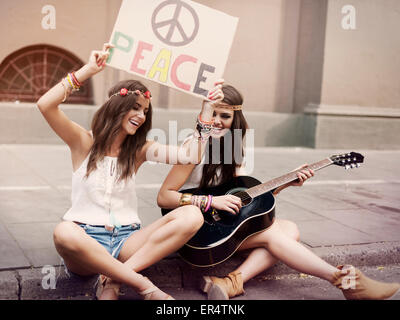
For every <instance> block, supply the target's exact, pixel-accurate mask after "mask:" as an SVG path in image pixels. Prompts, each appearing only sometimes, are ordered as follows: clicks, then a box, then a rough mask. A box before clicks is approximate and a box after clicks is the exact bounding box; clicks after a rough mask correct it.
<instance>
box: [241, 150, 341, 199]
mask: <svg viewBox="0 0 400 320" xmlns="http://www.w3.org/2000/svg"><path fill="white" fill-rule="evenodd" d="M332 163H333V161H332V160H331V159H329V158H327V159H324V160H321V161H319V162H316V163H313V164H311V165H309V166H308V167H309V168H310V169H312V170H313V171H317V170H320V169H322V168H325V167H327V166H329V165H331V164H332ZM297 179H298V177H297V174H296V172H290V173H288V174H285V175H283V176H281V177H278V178H275V179H272V180H270V181H267V182H265V183H262V184H259V185H257V186H254V187H252V188H249V189H247V190H246V192H247V193H248V194H249V195H250V197H252V198H255V197H258V196H259V195H261V194H264V193H266V192H269V191H271V190H274V189H275V188H278V187H280V186H283V185H285V184H287V183H289V182H292V181H294V180H297Z"/></svg>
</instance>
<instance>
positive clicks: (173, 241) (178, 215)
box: [101, 206, 204, 299]
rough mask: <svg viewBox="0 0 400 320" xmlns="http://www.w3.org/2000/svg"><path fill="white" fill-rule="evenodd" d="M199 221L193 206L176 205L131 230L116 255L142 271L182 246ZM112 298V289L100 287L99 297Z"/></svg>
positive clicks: (198, 211)
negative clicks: (101, 290)
mask: <svg viewBox="0 0 400 320" xmlns="http://www.w3.org/2000/svg"><path fill="white" fill-rule="evenodd" d="M203 221H204V220H203V216H202V214H201V212H200V210H199V209H198V208H197V207H195V206H184V207H180V208H177V209H175V210H173V211H171V212H170V213H168V214H167V215H165V216H164V217H162V218H161V219H159V220H157V221H155V222H153V223H152V224H151V225H149V226H147V227H145V228H143V229H142V230H140V231H138V232H135V233H134V234H132V235H131V236H130V237H129V238H128V239H127V240H126V241H125V243H124V245H123V247H122V249H121V252H120V254H119V257H118V259H119V260H120V261H122V262H124V264H125V265H126V266H127V267H128V268H130V269H132V270H134V271H136V272H139V271H142V270H143V269H145V268H147V267H149V266H151V265H153V264H154V263H156V262H157V261H159V260H161V259H162V258H164V257H165V256H167V255H169V254H171V253H173V252H175V251H176V250H177V249H179V248H180V247H182V246H183V244H185V243H186V242H187V241H188V240H189V239H190V238H191V237H192V236H193V235H194V234H195V233H196V232H197V230H198V229H199V228H200V227H201V226H202V224H203ZM158 294H159V295H160V294H162V292H158ZM164 295H165V294H164ZM116 298H117V296H116V295H115V292H114V291H113V290H104V292H103V294H102V295H101V299H116ZM160 298H161V296H160Z"/></svg>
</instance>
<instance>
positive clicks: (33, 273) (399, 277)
mask: <svg viewBox="0 0 400 320" xmlns="http://www.w3.org/2000/svg"><path fill="white" fill-rule="evenodd" d="M348 151H356V152H360V153H362V154H363V155H364V156H365V159H364V161H365V163H364V164H363V165H362V166H361V168H358V169H354V170H347V171H346V170H344V169H343V168H341V167H337V166H330V167H327V168H325V169H323V170H321V171H318V172H317V173H316V175H315V177H314V178H312V179H310V180H309V181H308V182H307V183H306V184H305V185H304V186H303V187H301V188H295V187H293V188H289V189H286V190H284V191H283V192H282V193H281V194H279V196H278V198H277V199H278V201H277V208H276V214H277V217H278V218H282V219H289V220H292V221H294V222H295V223H296V224H297V225H298V227H299V229H300V233H301V242H302V243H303V244H304V245H305V246H306V247H308V248H309V249H311V250H312V251H314V252H315V253H316V254H318V255H319V256H321V257H322V258H324V259H325V260H327V261H328V262H329V263H331V264H334V265H336V264H340V263H350V264H354V265H356V266H357V267H358V266H361V267H362V266H364V267H366V268H367V267H371V266H376V267H377V268H378V269H377V270H384V269H385V268H386V267H382V266H390V267H387V268H386V270H388V272H391V273H390V275H391V278H390V279H391V281H394V280H396V281H398V282H400V273H399V268H398V266H399V264H400V171H399V170H398V164H399V163H400V151H372V150H321V149H318V150H315V149H307V148H258V149H256V150H255V163H254V168H255V169H254V172H253V173H252V174H251V175H252V176H254V177H256V178H257V179H259V180H261V181H263V182H265V181H267V180H270V179H272V178H275V177H278V176H281V175H283V174H285V173H287V172H289V171H291V170H293V169H294V168H296V167H298V166H300V165H301V164H303V163H313V162H317V161H319V160H322V159H324V158H326V157H329V156H331V155H333V154H341V153H346V152H348ZM0 168H1V169H0V257H1V258H0V299H68V298H73V299H91V298H92V297H93V281H94V279H89V280H87V281H78V280H67V278H66V276H65V274H64V272H63V269H62V268H60V267H59V266H60V264H61V260H60V257H59V256H58V255H57V252H56V250H55V248H54V245H53V242H52V232H53V229H54V227H55V226H56V225H57V223H59V222H60V221H61V218H62V216H63V214H64V213H65V211H66V210H67V209H68V208H69V206H70V192H71V186H70V185H71V164H70V156H69V151H68V148H67V147H65V146H61V145H0ZM169 168H170V166H168V165H160V164H159V165H152V164H145V165H144V166H143V168H141V169H140V170H139V174H138V176H137V192H138V198H139V215H140V216H141V218H142V222H143V224H144V225H146V224H149V223H151V222H152V221H154V220H155V219H157V218H159V217H160V210H159V208H158V207H157V205H156V197H157V192H158V189H159V187H160V185H161V183H162V181H163V179H164V178H165V177H166V175H167V173H168V171H169ZM242 258H243V257H242V256H241V255H236V256H234V257H233V258H232V259H231V260H230V261H229V262H227V263H224V264H223V265H218V266H216V267H215V268H204V269H196V268H193V267H191V266H188V265H187V264H185V263H184V262H182V261H181V260H180V259H179V258H178V257H177V256H176V255H175V254H174V255H171V256H170V257H168V258H166V259H164V260H162V261H160V262H159V263H157V264H156V265H155V266H153V267H151V268H149V269H148V270H145V271H144V274H146V275H148V276H150V277H151V278H152V279H153V281H154V282H155V283H156V284H158V285H160V286H161V287H167V288H171V290H172V292H175V293H176V294H177V297H178V298H179V297H182V299H204V296H202V295H201V294H200V292H199V291H198V290H195V289H194V288H195V287H196V283H197V279H198V278H199V277H200V276H201V275H202V274H205V273H213V274H221V275H222V274H224V273H225V272H227V271H231V270H232V268H234V267H236V266H237V265H238V264H239V263H240V261H241V260H242ZM43 266H48V267H46V268H47V269H46V268H44V269H43ZM52 268H53V269H52ZM389 270H391V271H389ZM51 272H54V274H55V276H56V278H57V286H56V287H57V288H56V289H55V290H46V289H44V287H43V284H44V286H46V282H45V281H44V280H43V279H46V278H45V276H46V275H49V274H50V273H51ZM291 276H293V277H294V278H293V279H297V280H298V279H303V278H304V279H308V277H306V276H304V275H301V274H299V273H298V272H296V271H294V270H292V269H290V268H289V267H286V266H285V265H283V264H281V263H279V264H278V265H277V266H275V267H273V268H272V269H271V270H269V271H267V272H265V273H263V274H261V275H260V276H258V277H257V278H256V279H255V280H252V282H249V288H253V289H249V291H248V293H247V294H246V295H245V296H243V297H242V299H243V298H244V299H258V298H259V299H264V298H265V299H274V295H271V292H269V294H268V295H265V296H263V295H262V294H261V293H260V290H257V288H258V283H263V281H264V280H266V279H270V278H271V279H272V278H274V279H276V278H279V277H281V278H282V279H289V278H290V277H291ZM382 277H383V274H382ZM393 277H394V279H393ZM388 279H389V278H388ZM297 280H296V281H297ZM309 280H310V281H311V282H309V283H310V286H311V287H312V286H314V285H315V284H314V281H317V283H319V282H318V281H320V280H319V279H309ZM383 280H384V279H383ZM43 281H44V282H43ZM264 283H265V281H264ZM321 283H322V281H321ZM328 285H329V284H328ZM252 290H253V291H252ZM252 292H253V293H252ZM337 292H338V294H337V295H336V294H333V295H332V296H329V295H328V297H325V298H328V299H342V298H343V297H342V296H341V293H340V292H339V291H337ZM132 295H133V296H132ZM295 296H296V295H293V294H292V295H289V297H292V298H294V297H295ZM126 297H133V298H134V294H133V293H132V292H130V293H129V290H128V294H127V296H126ZM280 297H282V295H279V294H277V295H276V296H275V298H276V299H280ZM294 299H295V298H294Z"/></svg>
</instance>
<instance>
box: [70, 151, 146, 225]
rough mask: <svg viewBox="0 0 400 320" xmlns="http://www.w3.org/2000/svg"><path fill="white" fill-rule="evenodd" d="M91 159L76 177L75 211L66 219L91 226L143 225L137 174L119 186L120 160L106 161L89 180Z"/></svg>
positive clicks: (73, 207)
mask: <svg viewBox="0 0 400 320" xmlns="http://www.w3.org/2000/svg"><path fill="white" fill-rule="evenodd" d="M88 160H89V155H88V156H87V157H86V159H85V160H84V161H83V163H82V164H81V166H80V167H79V169H78V170H76V171H75V172H74V173H73V174H72V192H71V201H72V207H71V208H70V209H69V210H68V211H67V212H66V213H65V215H64V217H63V219H64V220H67V221H76V222H81V223H86V224H90V225H111V226H113V225H114V226H119V225H129V224H133V223H138V224H140V223H141V221H140V219H139V216H138V214H137V197H136V189H135V177H136V176H135V174H132V176H131V177H130V178H128V179H126V180H123V181H121V182H117V180H118V174H117V160H118V159H117V158H116V157H108V156H106V157H104V159H103V160H102V161H99V162H98V163H97V169H96V170H94V171H92V173H91V174H90V175H89V177H88V178H85V175H86V167H87V163H88Z"/></svg>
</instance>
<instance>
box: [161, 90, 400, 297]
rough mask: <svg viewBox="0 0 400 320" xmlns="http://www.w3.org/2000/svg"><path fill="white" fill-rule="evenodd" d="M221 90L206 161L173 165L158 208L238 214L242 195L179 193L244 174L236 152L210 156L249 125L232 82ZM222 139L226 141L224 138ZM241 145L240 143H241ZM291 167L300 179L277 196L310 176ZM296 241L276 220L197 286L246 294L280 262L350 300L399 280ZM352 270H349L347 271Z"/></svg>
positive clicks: (286, 224) (214, 292)
mask: <svg viewBox="0 0 400 320" xmlns="http://www.w3.org/2000/svg"><path fill="white" fill-rule="evenodd" d="M222 91H223V93H224V99H223V100H222V103H220V104H219V105H217V106H216V107H215V111H214V117H213V124H212V131H211V132H212V133H211V137H210V146H209V150H210V153H209V156H210V158H209V159H208V161H207V162H206V161H205V160H206V159H205V158H203V159H202V162H201V163H200V164H199V165H196V164H188V165H184V166H182V165H179V166H174V167H173V168H172V169H171V171H170V173H169V174H168V176H167V178H166V179H165V181H164V183H163V185H162V187H161V189H160V192H159V194H158V198H157V201H158V205H159V206H160V207H162V208H166V209H173V208H185V206H186V205H197V206H199V208H200V209H201V210H202V211H203V212H207V211H208V210H209V209H210V208H214V209H217V210H224V211H227V212H230V213H231V214H233V215H234V214H236V213H238V212H239V210H240V208H241V207H242V203H241V199H240V198H239V197H236V196H234V195H223V196H214V197H213V196H210V195H191V194H189V193H182V192H179V190H184V189H189V188H190V189H191V188H197V187H199V188H200V189H204V188H206V187H208V186H210V185H211V186H218V185H221V184H222V183H224V182H227V181H229V180H230V179H231V178H232V177H233V176H240V175H246V174H245V172H244V168H243V167H242V166H240V165H239V164H237V163H235V157H234V156H232V158H230V160H232V161H231V162H232V163H231V164H224V163H223V162H222V163H220V164H215V162H213V161H212V160H213V156H215V155H213V154H212V152H213V150H212V142H213V141H214V142H215V141H216V140H215V139H220V138H221V137H223V136H224V135H226V133H227V132H228V131H231V133H232V135H231V137H233V139H232V141H233V142H232V145H230V143H229V145H228V146H225V147H226V149H227V150H228V151H229V150H230V149H229V148H232V150H233V149H234V146H235V147H236V145H235V143H237V141H236V142H235V138H236V137H238V135H234V134H233V130H234V129H240V130H242V134H241V135H239V137H238V139H242V140H243V138H244V135H245V133H246V129H247V123H246V120H245V118H244V116H243V114H242V111H241V109H242V105H243V98H242V96H241V94H240V93H239V92H238V91H237V90H236V89H235V88H234V87H232V86H223V88H222ZM212 138H213V139H212ZM224 140H225V139H224ZM228 141H229V140H228ZM223 143H225V144H226V142H225V141H224V142H223ZM223 143H221V145H222V144H223ZM240 146H242V144H241V141H240ZM227 150H223V148H221V150H219V149H218V151H217V152H220V153H221V154H220V155H219V156H218V159H224V152H225V151H227ZM231 152H232V151H231ZM241 154H242V155H243V150H241ZM205 155H207V153H205ZM214 159H215V158H214ZM295 171H296V172H297V176H298V180H297V181H294V182H291V183H288V184H286V185H283V186H281V187H279V188H277V189H275V190H274V194H275V195H276V194H278V193H279V192H280V191H282V190H283V189H284V188H287V187H289V186H301V185H303V183H304V182H305V181H306V180H307V179H309V178H311V177H312V176H313V175H314V173H313V171H312V170H311V169H309V168H307V165H303V166H301V167H300V168H297V169H296V170H295ZM197 213H198V211H197ZM209 236H210V235H209ZM298 241H299V231H298V229H297V226H296V225H295V224H294V223H293V222H291V221H287V220H280V219H275V221H274V222H273V223H272V225H271V226H270V227H269V228H268V229H266V230H264V231H261V232H259V233H256V234H253V235H251V236H249V237H248V238H246V239H245V240H244V241H243V242H242V243H241V245H240V247H239V250H243V249H252V251H251V253H250V255H249V256H248V257H247V258H246V260H245V261H244V262H243V263H242V264H241V265H240V266H239V267H238V268H237V269H236V270H235V271H233V272H231V273H229V274H228V275H227V276H226V277H224V278H217V277H209V276H206V277H203V282H202V284H201V289H202V290H203V291H204V292H207V293H208V298H209V299H217V300H221V299H229V298H232V297H235V296H237V295H240V294H243V293H244V290H243V283H245V282H246V281H248V280H250V279H251V278H253V277H255V276H256V275H257V274H259V273H260V272H262V271H265V270H266V269H268V268H270V267H271V266H273V265H274V264H275V263H277V262H278V261H279V260H280V261H282V262H284V263H285V264H287V265H288V266H290V267H292V268H294V269H296V270H298V271H300V272H303V273H307V274H310V275H314V276H317V277H319V278H321V279H325V280H327V281H330V282H331V283H332V284H334V285H335V286H337V287H338V288H340V289H342V290H343V294H344V295H345V297H346V298H348V299H384V298H389V297H391V296H393V295H394V294H395V293H396V292H397V290H399V288H400V285H399V284H389V283H381V282H376V281H373V280H371V279H369V278H367V277H366V276H365V275H363V274H362V273H361V272H360V271H359V270H357V269H355V268H354V267H352V266H349V265H347V266H345V267H342V266H340V267H338V268H335V267H333V266H331V265H330V264H328V263H327V262H325V261H324V260H322V259H321V258H319V257H318V256H317V255H315V254H314V253H313V252H311V251H310V250H308V249H306V248H305V247H304V246H302V245H301V244H300V243H299V242H298ZM352 272H353V274H351V273H352ZM346 276H347V277H350V276H354V277H353V278H352V279H354V284H355V289H354V288H345V286H343V283H344V282H343V280H344V278H345V277H346Z"/></svg>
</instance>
